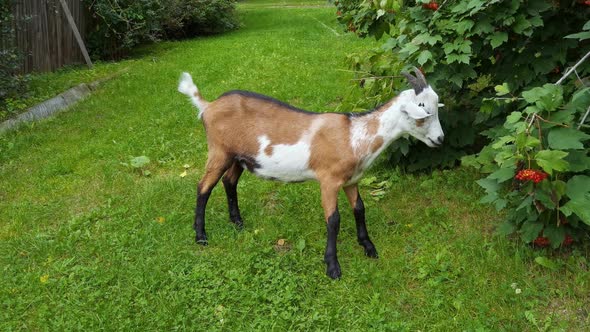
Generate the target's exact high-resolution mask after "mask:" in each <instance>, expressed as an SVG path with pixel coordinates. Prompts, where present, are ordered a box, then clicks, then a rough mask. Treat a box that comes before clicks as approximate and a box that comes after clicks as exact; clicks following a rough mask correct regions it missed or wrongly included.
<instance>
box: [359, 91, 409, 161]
mask: <svg viewBox="0 0 590 332" xmlns="http://www.w3.org/2000/svg"><path fill="white" fill-rule="evenodd" d="M404 133H405V129H404V126H403V123H402V113H401V111H400V107H399V103H398V102H394V103H392V104H390V105H386V106H384V107H383V108H381V109H378V110H376V111H374V112H372V113H369V114H366V115H364V116H360V117H358V118H353V120H352V137H351V143H352V146H353V149H354V150H355V154H356V155H357V156H358V157H359V158H361V159H363V158H365V157H368V156H372V155H375V154H378V153H380V152H381V151H383V149H385V148H386V147H387V146H389V144H391V143H392V142H393V141H395V140H396V139H398V138H399V137H401V136H402V135H404ZM376 142H381V144H380V145H379V146H377V144H378V143H376Z"/></svg>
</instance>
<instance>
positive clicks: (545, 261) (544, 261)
mask: <svg viewBox="0 0 590 332" xmlns="http://www.w3.org/2000/svg"><path fill="white" fill-rule="evenodd" d="M562 241H563V240H562ZM559 243H561V242H559ZM535 263H537V264H539V265H541V266H543V267H546V268H548V269H550V270H552V271H556V270H557V269H559V265H558V264H557V263H555V262H554V261H552V260H550V259H549V258H547V257H543V256H539V257H537V258H535Z"/></svg>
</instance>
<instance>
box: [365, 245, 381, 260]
mask: <svg viewBox="0 0 590 332" xmlns="http://www.w3.org/2000/svg"><path fill="white" fill-rule="evenodd" d="M365 256H367V257H371V258H379V254H378V253H377V249H375V246H370V247H365Z"/></svg>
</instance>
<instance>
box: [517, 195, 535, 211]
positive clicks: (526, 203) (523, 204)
mask: <svg viewBox="0 0 590 332" xmlns="http://www.w3.org/2000/svg"><path fill="white" fill-rule="evenodd" d="M532 203H533V196H531V195H527V197H526V198H525V199H523V200H522V202H521V203H520V205H519V206H518V207H517V208H516V211H518V210H520V209H524V208H527V207H530V206H531V204H532Z"/></svg>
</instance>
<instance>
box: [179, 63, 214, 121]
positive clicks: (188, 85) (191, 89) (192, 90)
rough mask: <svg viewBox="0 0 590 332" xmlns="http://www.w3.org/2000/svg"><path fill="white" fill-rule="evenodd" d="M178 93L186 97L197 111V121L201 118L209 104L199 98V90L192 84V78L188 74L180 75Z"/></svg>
mask: <svg viewBox="0 0 590 332" xmlns="http://www.w3.org/2000/svg"><path fill="white" fill-rule="evenodd" d="M178 91H179V92H181V93H183V94H185V95H187V96H188V97H189V98H190V99H191V101H192V102H193V104H194V105H195V106H197V108H198V109H199V119H200V118H201V117H202V116H203V112H205V110H206V109H207V106H208V105H209V102H207V101H206V100H205V99H203V97H202V96H201V93H200V92H199V89H198V88H197V86H196V85H195V83H193V78H192V77H191V75H190V74H189V73H182V75H181V76H180V82H179V83H178Z"/></svg>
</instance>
